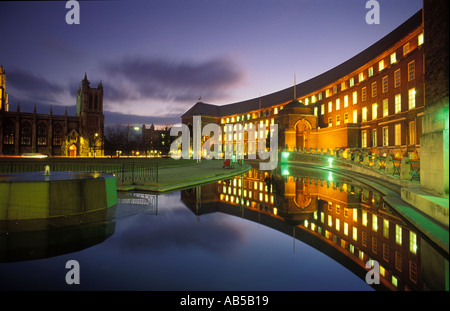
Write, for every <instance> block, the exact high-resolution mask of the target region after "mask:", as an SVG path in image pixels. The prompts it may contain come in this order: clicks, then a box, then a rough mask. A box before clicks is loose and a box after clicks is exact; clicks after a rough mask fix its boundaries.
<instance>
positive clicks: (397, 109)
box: [395, 94, 402, 113]
mask: <svg viewBox="0 0 450 311" xmlns="http://www.w3.org/2000/svg"><path fill="white" fill-rule="evenodd" d="M401 111H402V96H401V95H400V94H397V95H395V113H400V112H401Z"/></svg>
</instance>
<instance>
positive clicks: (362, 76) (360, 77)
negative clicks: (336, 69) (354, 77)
mask: <svg viewBox="0 0 450 311" xmlns="http://www.w3.org/2000/svg"><path fill="white" fill-rule="evenodd" d="M361 81H364V73H363V72H360V73H359V75H358V82H361Z"/></svg>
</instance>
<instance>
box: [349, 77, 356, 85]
mask: <svg viewBox="0 0 450 311" xmlns="http://www.w3.org/2000/svg"><path fill="white" fill-rule="evenodd" d="M348 84H349V86H350V87H352V86H353V85H355V79H354V78H350V80H349V81H348Z"/></svg>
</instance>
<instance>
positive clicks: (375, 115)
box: [372, 103, 378, 120]
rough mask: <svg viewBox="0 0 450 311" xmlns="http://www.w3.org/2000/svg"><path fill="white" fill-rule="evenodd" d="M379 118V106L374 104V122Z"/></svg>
mask: <svg viewBox="0 0 450 311" xmlns="http://www.w3.org/2000/svg"><path fill="white" fill-rule="evenodd" d="M377 117H378V105H377V104H376V103H375V104H372V120H375V119H376V118H377Z"/></svg>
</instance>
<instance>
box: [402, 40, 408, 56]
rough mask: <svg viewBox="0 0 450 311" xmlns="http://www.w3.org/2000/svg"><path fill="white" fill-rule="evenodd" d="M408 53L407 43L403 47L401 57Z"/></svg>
mask: <svg viewBox="0 0 450 311" xmlns="http://www.w3.org/2000/svg"><path fill="white" fill-rule="evenodd" d="M408 53H409V42H408V43H406V44H405V45H404V46H403V55H406V54H408Z"/></svg>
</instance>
